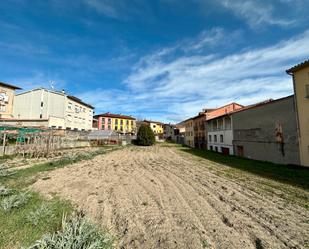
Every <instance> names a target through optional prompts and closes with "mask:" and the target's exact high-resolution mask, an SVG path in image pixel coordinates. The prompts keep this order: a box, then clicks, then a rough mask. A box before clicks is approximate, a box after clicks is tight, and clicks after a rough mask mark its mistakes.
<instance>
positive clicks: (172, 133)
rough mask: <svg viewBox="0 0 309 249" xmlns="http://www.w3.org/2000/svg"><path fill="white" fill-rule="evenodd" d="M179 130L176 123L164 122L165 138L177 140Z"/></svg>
mask: <svg viewBox="0 0 309 249" xmlns="http://www.w3.org/2000/svg"><path fill="white" fill-rule="evenodd" d="M178 133H179V130H178V129H177V128H176V125H174V124H164V125H163V138H164V139H165V140H170V141H176V135H178Z"/></svg>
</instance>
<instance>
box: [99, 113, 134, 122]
mask: <svg viewBox="0 0 309 249" xmlns="http://www.w3.org/2000/svg"><path fill="white" fill-rule="evenodd" d="M94 117H95V118H98V117H107V118H122V119H130V120H136V119H135V118H133V117H132V116H127V115H122V114H113V113H109V112H106V113H102V114H97V115H94Z"/></svg>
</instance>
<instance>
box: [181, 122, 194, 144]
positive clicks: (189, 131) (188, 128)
mask: <svg viewBox="0 0 309 249" xmlns="http://www.w3.org/2000/svg"><path fill="white" fill-rule="evenodd" d="M183 123H184V125H185V145H187V146H189V147H192V148H193V147H194V128H193V119H192V118H189V119H186V120H185V121H183Z"/></svg>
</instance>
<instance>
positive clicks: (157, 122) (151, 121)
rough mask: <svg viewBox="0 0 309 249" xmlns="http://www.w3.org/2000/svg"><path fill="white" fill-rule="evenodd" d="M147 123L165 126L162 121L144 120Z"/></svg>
mask: <svg viewBox="0 0 309 249" xmlns="http://www.w3.org/2000/svg"><path fill="white" fill-rule="evenodd" d="M143 122H145V123H154V124H160V125H164V123H162V122H160V121H154V120H146V119H144V121H143Z"/></svg>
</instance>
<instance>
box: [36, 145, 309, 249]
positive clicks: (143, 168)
mask: <svg viewBox="0 0 309 249" xmlns="http://www.w3.org/2000/svg"><path fill="white" fill-rule="evenodd" d="M210 165H211V167H212V168H213V167H218V169H219V167H220V165H215V164H213V163H211V162H209V161H207V160H198V159H197V158H195V157H193V156H189V155H185V154H184V153H180V152H179V151H178V150H177V149H175V148H173V147H168V148H167V147H160V146H154V147H128V148H125V149H123V150H119V151H115V152H112V153H109V154H106V155H101V156H97V157H96V158H94V159H92V160H89V161H84V162H82V163H79V164H75V165H72V166H70V167H66V168H62V169H57V170H55V171H52V172H50V173H48V176H49V177H50V179H48V180H39V181H38V182H36V183H35V184H34V185H33V188H34V189H35V190H39V191H41V192H43V193H44V194H46V195H51V194H55V193H56V194H58V195H60V196H62V197H64V198H67V199H69V200H71V201H73V202H74V203H75V204H77V206H78V207H79V208H81V209H83V210H85V211H86V213H88V214H89V215H91V216H92V217H93V218H94V219H96V220H97V221H98V222H99V223H101V224H102V225H103V226H104V227H107V228H110V229H111V230H112V232H114V233H115V234H116V235H117V236H118V237H119V245H118V247H119V248H143V249H145V248H156V249H158V248H194V249H196V248H259V249H260V248H305V247H306V243H308V231H309V225H308V220H309V215H308V212H307V211H306V210H305V209H303V208H302V207H300V206H297V205H294V204H293V203H288V202H286V201H285V200H284V199H281V198H279V197H276V196H273V195H267V194H266V193H265V192H263V191H259V190H256V191H253V190H252V188H250V189H249V188H247V187H246V186H245V184H242V183H241V182H238V181H233V180H229V179H227V178H226V177H222V176H220V175H218V174H214V173H211V171H210V170H209V169H208V166H210ZM307 245H308V244H307Z"/></svg>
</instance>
